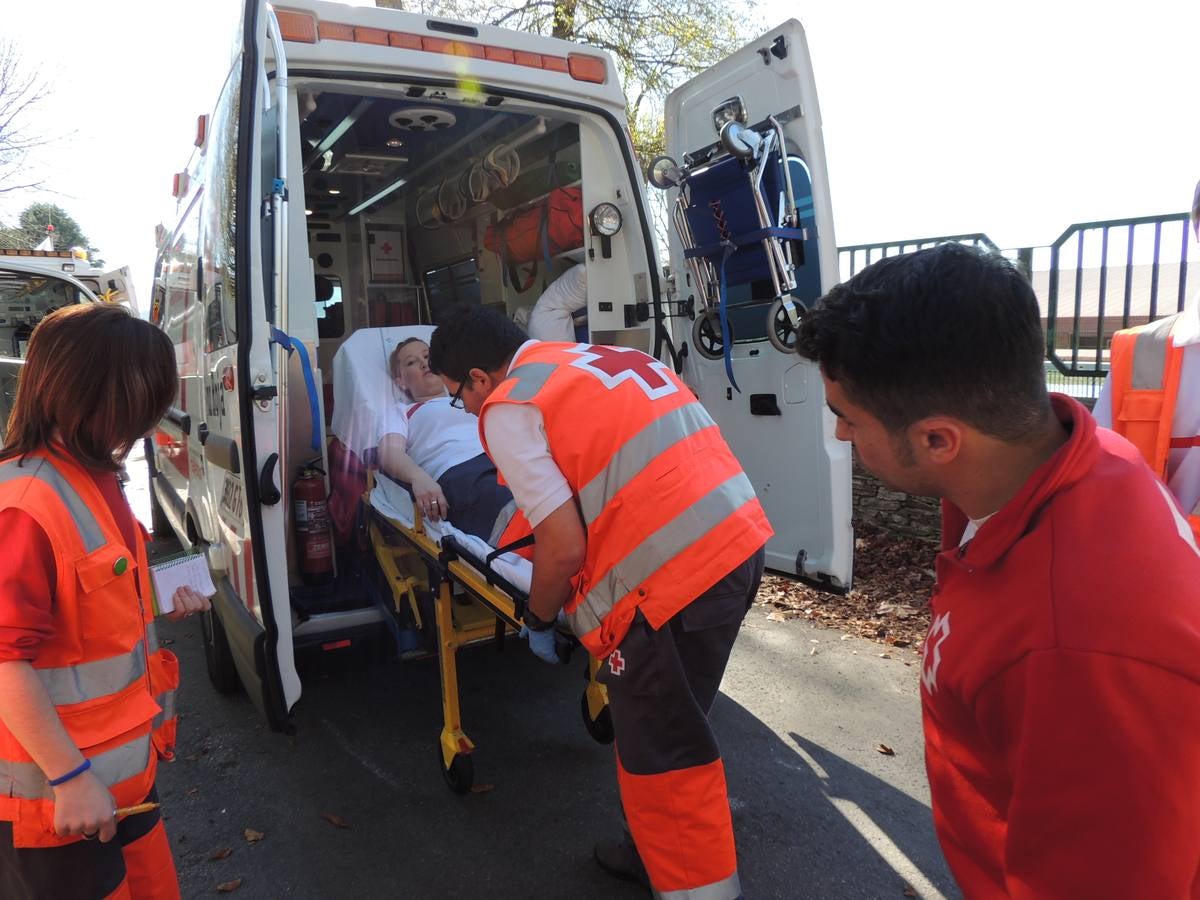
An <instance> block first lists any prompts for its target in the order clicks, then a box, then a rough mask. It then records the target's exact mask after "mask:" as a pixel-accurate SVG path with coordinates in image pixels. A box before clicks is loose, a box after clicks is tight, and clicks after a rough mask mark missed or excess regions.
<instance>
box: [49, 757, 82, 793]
mask: <svg viewBox="0 0 1200 900" xmlns="http://www.w3.org/2000/svg"><path fill="white" fill-rule="evenodd" d="M91 767H92V761H91V760H90V759H85V760H84V761H83V762H82V763H81V764H80V765H79V766H78V767H77V768H74V769H72V770H71V771H70V772H68V773H67V774H66V775H60V776H59V777H58V778H51V779H50V787H58V786H59V785H60V784H64V783H66V782H68V781H70V780H71V779H72V778H74V777H75V776H76V775H82V774H83V773H84V772H86V771H87V770H88V769H90V768H91Z"/></svg>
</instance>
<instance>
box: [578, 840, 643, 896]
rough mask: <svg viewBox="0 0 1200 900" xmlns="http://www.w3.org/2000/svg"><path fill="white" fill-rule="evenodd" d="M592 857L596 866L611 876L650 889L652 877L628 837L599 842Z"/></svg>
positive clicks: (593, 850)
mask: <svg viewBox="0 0 1200 900" xmlns="http://www.w3.org/2000/svg"><path fill="white" fill-rule="evenodd" d="M592 856H593V857H594V858H595V860H596V865H598V866H599V867H600V868H602V869H603V870H604V871H605V872H607V873H608V874H609V875H615V876H616V877H617V878H624V879H625V880H626V881H634V882H637V883H638V884H640V885H641V886H642V887H644V888H649V887H650V876H649V875H647V874H646V867H645V866H644V865H642V857H641V856H639V855H638V852H637V847H635V846H634V845H633V840H632V839H631V838H630V837H629V836H628V835H626V836H624V837H621V838H618V839H612V838H610V839H608V840H604V841H597V842H596V846H595V847H594V848H593V849H592Z"/></svg>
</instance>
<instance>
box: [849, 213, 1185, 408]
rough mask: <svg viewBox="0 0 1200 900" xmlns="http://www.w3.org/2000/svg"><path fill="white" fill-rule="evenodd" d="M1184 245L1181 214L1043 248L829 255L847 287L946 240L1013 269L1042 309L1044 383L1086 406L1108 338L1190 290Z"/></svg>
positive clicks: (985, 240) (874, 248)
mask: <svg viewBox="0 0 1200 900" xmlns="http://www.w3.org/2000/svg"><path fill="white" fill-rule="evenodd" d="M1189 237H1190V229H1189V227H1188V214H1187V213H1169V214H1166V215H1161V216H1142V217H1139V218H1130V219H1109V220H1106V221H1101V222H1084V223H1078V224H1074V225H1070V226H1068V227H1067V228H1066V229H1065V230H1064V231H1063V233H1062V234H1061V235H1059V237H1058V239H1057V240H1055V241H1054V243H1052V244H1049V245H1046V246H1034V247H1015V248H1001V247H999V246H997V244H996V243H995V242H994V241H993V240H992V239H991V238H989V237H988V236H987V235H986V234H984V233H983V232H977V233H974V234H954V235H944V236H941V237H929V238H917V239H913V240H905V241H889V242H886V243H878V244H855V245H853V246H848V247H841V248H839V249H838V263H839V268H840V272H841V276H842V278H843V279H846V278H849V277H851V276H852V275H854V274H855V273H857V272H859V271H861V270H862V269H863V268H865V267H866V266H868V265H870V264H871V263H873V262H876V261H877V260H880V259H883V258H884V257H886V256H896V255H899V254H901V253H908V252H911V251H913V250H920V249H922V248H924V247H932V246H934V245H936V244H942V243H947V242H949V241H954V242H957V243H961V244H969V245H971V246H975V247H987V248H989V249H992V250H995V251H997V252H999V253H1001V254H1003V255H1004V256H1007V257H1009V258H1010V259H1013V260H1015V261H1016V262H1017V264H1018V265H1020V266H1021V268H1022V269H1023V270H1024V271H1025V273H1026V274H1027V275H1028V276H1029V278H1030V281H1031V282H1032V284H1033V288H1034V293H1035V294H1036V295H1037V298H1038V303H1039V305H1040V306H1041V309H1042V317H1043V322H1044V324H1045V329H1046V359H1047V383H1048V384H1049V385H1050V386H1051V388H1052V389H1053V390H1061V391H1063V392H1065V393H1069V394H1072V395H1073V396H1077V397H1080V398H1082V399H1095V396H1096V393H1097V392H1098V391H1099V389H1100V385H1101V384H1102V383H1103V380H1104V376H1105V374H1107V371H1108V349H1109V345H1110V343H1111V342H1112V336H1113V333H1114V332H1116V331H1117V330H1119V329H1121V328H1128V327H1130V326H1132V325H1140V324H1143V323H1145V322H1149V321H1152V320H1153V319H1157V318H1161V317H1163V316H1166V315H1171V314H1172V313H1176V312H1179V311H1181V310H1182V309H1183V307H1184V303H1185V301H1186V298H1187V294H1188V287H1189V285H1190V286H1191V287H1192V288H1193V289H1195V288H1196V287H1197V286H1198V285H1197V283H1196V282H1198V281H1200V277H1197V276H1196V274H1195V273H1196V272H1197V271H1200V245H1197V244H1196V243H1195V242H1193V241H1190V240H1189ZM1189 274H1191V275H1192V278H1191V280H1190V281H1189Z"/></svg>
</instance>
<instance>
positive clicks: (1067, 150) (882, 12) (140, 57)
mask: <svg viewBox="0 0 1200 900" xmlns="http://www.w3.org/2000/svg"><path fill="white" fill-rule="evenodd" d="M238 5H240V0H205V2H203V3H196V2H189V3H186V4H185V3H182V2H179V0H158V2H151V0H143V2H135V0H110V2H108V3H104V4H99V5H98V4H96V3H95V2H94V0H88V2H83V0H53V2H50V3H10V4H6V8H5V12H4V31H5V37H7V38H10V39H12V40H13V41H14V42H15V43H16V44H17V45H18V47H19V48H20V51H21V53H22V56H23V59H24V62H25V63H26V64H27V65H29V66H36V67H38V68H39V69H40V71H41V73H42V75H43V77H44V78H45V79H46V80H47V81H49V82H50V86H51V88H52V89H53V93H52V95H51V96H50V97H49V98H48V99H47V100H45V101H44V102H43V103H42V104H41V105H40V106H39V107H38V108H37V110H36V119H35V120H34V122H33V126H34V128H35V129H36V130H40V131H42V132H44V133H47V134H59V135H65V137H63V139H62V140H60V141H57V142H55V143H54V144H53V145H52V146H50V147H47V148H45V149H44V150H43V151H41V152H40V153H39V155H38V157H39V158H38V161H37V164H38V170H39V173H40V174H41V176H42V177H43V179H44V181H45V185H46V188H47V190H46V191H42V192H39V193H36V194H30V193H25V194H22V195H20V196H15V197H14V196H12V195H7V196H4V195H0V219H3V220H6V221H11V220H13V219H15V218H16V215H17V213H19V211H20V210H21V209H23V208H24V207H25V206H27V205H28V204H29V203H32V202H36V201H40V200H46V201H49V202H54V203H58V204H59V205H60V206H62V207H63V208H64V209H66V210H67V211H68V212H70V213H71V214H72V215H73V216H74V217H75V219H76V220H77V221H78V222H79V223H80V225H81V227H82V228H83V230H84V232H85V233H86V234H87V235H88V236H89V237H90V238H91V240H92V242H93V243H94V245H95V246H97V247H99V248H100V249H101V250H102V251H103V254H104V256H105V258H106V260H107V261H108V262H109V263H110V264H112V265H118V264H128V265H130V266H131V267H132V268H133V271H134V279H135V285H136V288H137V291H138V294H139V296H140V297H141V298H142V305H143V307H144V306H145V305H146V303H145V300H146V298H147V297H148V296H149V279H150V274H151V269H152V266H153V261H154V246H153V233H154V226H155V224H156V223H157V222H159V221H160V220H161V219H162V217H163V215H164V211H165V210H167V209H169V208H170V204H171V197H170V188H171V176H172V174H173V173H174V172H176V171H178V170H179V169H181V168H182V167H183V165H184V164H185V162H186V160H187V158H188V154H189V150H190V148H191V143H192V137H193V134H194V128H195V121H196V117H197V116H198V115H199V114H201V113H205V112H209V111H210V110H211V107H212V104H213V102H214V101H215V99H216V95H217V91H218V90H219V88H220V85H221V82H222V79H223V77H224V73H225V71H226V69H227V64H228V59H229V50H230V47H231V41H232V30H231V29H232V23H233V22H234V20H235V18H236V6H238ZM988 6H991V7H992V9H991V10H989V9H988V8H987V7H988ZM995 9H996V7H995V6H994V5H990V4H988V5H985V4H982V3H972V2H963V0H914V2H907V3H897V2H894V0H855V2H851V0H845V2H841V0H839V2H834V0H823V2H814V3H812V4H810V5H809V6H807V7H805V6H801V5H799V4H797V3H795V2H785V0H764V2H761V3H760V4H759V7H758V14H759V15H760V16H761V22H762V26H763V29H764V30H765V29H766V28H767V27H769V26H773V25H775V24H777V23H778V22H781V21H783V20H784V19H786V18H788V17H791V16H796V17H798V18H799V19H800V20H801V22H802V23H803V24H804V26H805V29H806V31H807V34H808V42H809V48H810V50H811V52H812V56H813V66H814V69H815V73H816V79H817V89H818V91H819V93H820V97H821V112H822V116H823V120H824V126H825V147H826V154H827V157H828V160H829V168H830V189H831V193H832V196H833V209H834V219H835V226H836V231H837V240H838V243H839V244H841V245H845V244H852V243H865V242H870V241H888V240H899V239H903V238H917V237H926V236H932V235H938V234H950V233H959V232H973V231H984V232H987V233H988V234H989V235H991V236H992V238H993V239H994V240H996V241H997V243H999V244H1000V245H1001V246H1007V247H1011V246H1017V245H1022V244H1048V243H1050V242H1051V241H1053V240H1054V238H1055V237H1057V236H1058V234H1059V233H1061V231H1062V230H1063V229H1064V228H1065V227H1066V226H1067V225H1069V224H1071V223H1072V222H1084V221H1093V220H1098V219H1105V218H1120V217H1128V216H1139V215H1151V214H1158V213H1166V212H1180V211H1182V210H1184V209H1186V208H1187V206H1188V205H1189V201H1190V199H1191V194H1192V189H1193V187H1194V185H1195V184H1196V180H1197V179H1198V178H1200V59H1198V56H1200V49H1198V48H1200V45H1198V44H1197V35H1200V3H1196V2H1180V0H1139V2H1137V3H1127V2H1121V3H1114V2H1110V0H1093V2H1064V0H1007V2H1006V3H1004V4H1003V5H1002V7H1001V10H1000V11H999V12H997V11H995Z"/></svg>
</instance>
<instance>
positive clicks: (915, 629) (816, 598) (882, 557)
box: [755, 526, 937, 651]
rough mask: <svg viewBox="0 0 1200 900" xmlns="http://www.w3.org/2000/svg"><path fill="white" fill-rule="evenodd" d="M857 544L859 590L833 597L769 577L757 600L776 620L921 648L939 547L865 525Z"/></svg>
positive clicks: (777, 577)
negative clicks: (799, 621)
mask: <svg viewBox="0 0 1200 900" xmlns="http://www.w3.org/2000/svg"><path fill="white" fill-rule="evenodd" d="M858 531H859V533H858V536H857V538H856V540H855V542H854V545H855V546H854V589H853V590H852V591H850V592H848V593H846V594H833V593H829V592H826V591H822V590H818V589H816V588H812V587H809V586H808V585H806V584H802V583H801V582H799V581H796V580H795V579H792V578H785V577H783V576H780V575H766V576H765V577H764V578H763V582H762V587H761V589H760V590H759V592H758V596H757V598H756V599H755V602H756V603H757V604H758V605H759V606H761V607H764V609H765V611H766V618H767V619H768V621H771V622H784V621H787V620H789V619H805V620H806V621H809V622H812V623H813V624H814V625H822V626H824V627H826V628H836V629H839V630H841V631H844V632H847V633H848V634H850V635H854V636H857V637H863V638H868V639H870V640H873V641H879V642H880V643H883V644H887V645H889V646H892V647H912V648H914V649H916V650H918V651H919V650H920V646H921V641H923V640H924V638H925V632H926V631H928V629H929V605H928V603H929V595H930V594H931V593H932V590H933V581H934V574H933V571H932V570H931V569H930V566H931V565H932V564H933V559H934V556H935V555H936V554H937V547H936V546H935V545H934V544H932V543H930V542H928V541H922V540H920V539H918V538H910V537H904V536H902V535H898V534H893V533H892V532H889V531H885V530H883V529H880V528H872V527H870V526H860V527H859V529H858Z"/></svg>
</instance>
